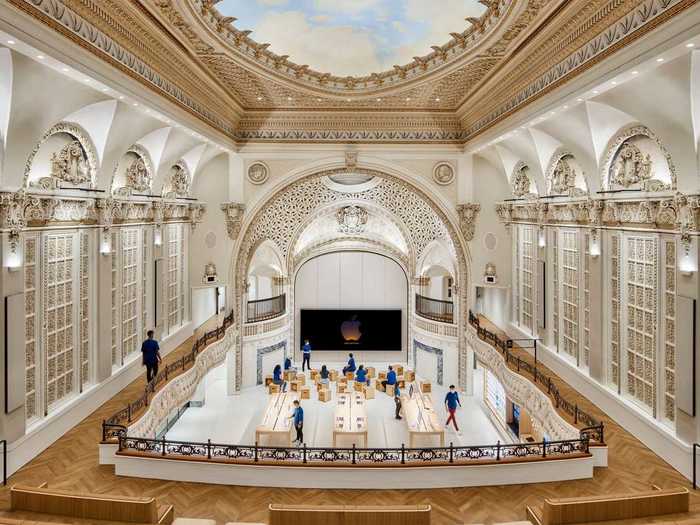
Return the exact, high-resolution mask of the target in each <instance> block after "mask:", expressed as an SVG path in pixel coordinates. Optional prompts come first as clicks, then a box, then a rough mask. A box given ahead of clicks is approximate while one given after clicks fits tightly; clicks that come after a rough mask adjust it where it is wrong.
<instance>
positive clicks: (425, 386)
mask: <svg viewBox="0 0 700 525" xmlns="http://www.w3.org/2000/svg"><path fill="white" fill-rule="evenodd" d="M420 391H421V392H422V393H424V394H429V393H430V392H432V391H433V386H432V385H431V384H430V381H421V382H420Z"/></svg>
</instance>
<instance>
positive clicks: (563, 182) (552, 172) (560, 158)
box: [546, 150, 587, 197]
mask: <svg viewBox="0 0 700 525" xmlns="http://www.w3.org/2000/svg"><path fill="white" fill-rule="evenodd" d="M546 179H547V183H548V193H549V194H550V195H567V196H569V197H581V196H584V195H586V194H587V190H586V184H585V179H584V176H583V173H579V172H577V171H576V167H575V158H574V156H573V155H572V154H571V153H570V152H568V151H566V150H564V151H560V152H557V153H555V155H554V156H553V157H552V160H551V162H550V165H549V167H548V168H547V172H546Z"/></svg>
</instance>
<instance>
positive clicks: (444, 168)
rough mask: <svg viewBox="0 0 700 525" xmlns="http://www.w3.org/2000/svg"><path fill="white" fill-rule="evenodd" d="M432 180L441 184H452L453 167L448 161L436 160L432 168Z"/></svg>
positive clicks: (453, 177)
mask: <svg viewBox="0 0 700 525" xmlns="http://www.w3.org/2000/svg"><path fill="white" fill-rule="evenodd" d="M433 180H434V181H435V182H437V183H438V184H440V185H442V186H446V185H448V184H452V182H453V181H454V180H455V169H454V168H453V167H452V164H450V163H449V162H438V163H437V164H436V165H435V167H434V168H433Z"/></svg>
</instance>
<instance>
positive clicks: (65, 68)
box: [61, 67, 70, 73]
mask: <svg viewBox="0 0 700 525" xmlns="http://www.w3.org/2000/svg"><path fill="white" fill-rule="evenodd" d="M61 71H63V72H64V73H68V71H70V69H68V68H67V67H62V68H61Z"/></svg>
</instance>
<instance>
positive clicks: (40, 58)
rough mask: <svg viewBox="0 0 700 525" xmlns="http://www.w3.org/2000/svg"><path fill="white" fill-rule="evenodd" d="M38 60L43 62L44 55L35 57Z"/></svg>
mask: <svg viewBox="0 0 700 525" xmlns="http://www.w3.org/2000/svg"><path fill="white" fill-rule="evenodd" d="M36 57H37V58H38V59H39V60H44V59H45V58H46V57H45V56H44V55H37V56H36Z"/></svg>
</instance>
